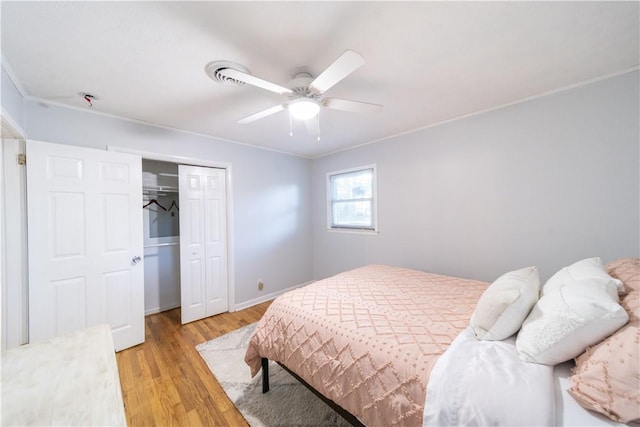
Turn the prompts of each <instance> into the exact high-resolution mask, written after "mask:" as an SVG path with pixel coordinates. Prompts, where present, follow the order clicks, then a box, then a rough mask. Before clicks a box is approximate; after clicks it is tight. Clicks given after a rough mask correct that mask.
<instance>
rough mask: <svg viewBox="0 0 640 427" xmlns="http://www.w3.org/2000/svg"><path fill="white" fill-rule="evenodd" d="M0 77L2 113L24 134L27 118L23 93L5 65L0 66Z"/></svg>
mask: <svg viewBox="0 0 640 427" xmlns="http://www.w3.org/2000/svg"><path fill="white" fill-rule="evenodd" d="M0 79H1V80H0V88H1V90H0V92H1V93H2V115H3V116H4V118H5V119H6V120H7V121H8V122H9V124H11V126H12V127H14V128H15V130H16V131H18V132H20V133H21V134H23V135H24V132H25V124H24V123H25V118H24V108H23V102H22V95H21V94H20V92H19V91H18V89H17V88H16V86H15V85H14V84H13V81H12V80H11V78H10V77H9V75H8V74H7V72H6V71H5V69H4V67H0Z"/></svg>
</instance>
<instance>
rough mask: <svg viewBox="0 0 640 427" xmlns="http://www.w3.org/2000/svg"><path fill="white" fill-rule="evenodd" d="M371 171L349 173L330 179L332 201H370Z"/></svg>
mask: <svg viewBox="0 0 640 427" xmlns="http://www.w3.org/2000/svg"><path fill="white" fill-rule="evenodd" d="M372 179H373V169H364V170H361V171H355V172H349V173H344V174H340V175H333V176H332V177H331V195H332V199H333V200H354V199H370V198H371V194H372V187H373V186H372V185H371V183H372Z"/></svg>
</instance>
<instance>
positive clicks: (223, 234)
mask: <svg viewBox="0 0 640 427" xmlns="http://www.w3.org/2000/svg"><path fill="white" fill-rule="evenodd" d="M178 175H179V183H180V184H179V185H180V189H179V193H180V196H179V197H180V293H181V295H180V296H181V307H182V323H188V322H192V321H194V320H198V319H202V318H204V317H208V316H213V315H214V314H219V313H223V312H225V311H227V310H228V309H229V305H228V300H227V292H228V289H227V220H226V219H227V217H226V212H227V206H226V203H227V196H226V176H225V175H226V171H225V170H224V169H215V168H205V167H197V166H185V165H179V166H178Z"/></svg>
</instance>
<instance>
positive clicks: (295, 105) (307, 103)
mask: <svg viewBox="0 0 640 427" xmlns="http://www.w3.org/2000/svg"><path fill="white" fill-rule="evenodd" d="M287 108H289V112H290V113H291V116H293V118H294V119H297V120H307V119H310V118H312V117H315V116H317V115H318V112H320V103H319V102H318V101H316V100H315V99H312V98H298V99H294V100H293V101H291V102H290V103H289V105H288V107H287Z"/></svg>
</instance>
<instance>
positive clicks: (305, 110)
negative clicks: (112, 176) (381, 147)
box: [207, 50, 382, 133]
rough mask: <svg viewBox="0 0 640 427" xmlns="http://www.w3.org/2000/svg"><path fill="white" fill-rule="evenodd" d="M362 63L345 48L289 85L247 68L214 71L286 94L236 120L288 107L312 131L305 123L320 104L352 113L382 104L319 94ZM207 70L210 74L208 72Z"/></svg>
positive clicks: (248, 119)
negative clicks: (283, 98) (317, 69)
mask: <svg viewBox="0 0 640 427" xmlns="http://www.w3.org/2000/svg"><path fill="white" fill-rule="evenodd" d="M364 63H365V60H364V58H363V57H362V56H361V55H360V54H359V53H357V52H354V51H352V50H347V51H346V52H344V53H343V54H342V55H340V57H338V59H336V60H335V61H334V62H333V63H332V64H331V65H329V67H327V69H326V70H324V71H323V72H322V73H320V75H319V76H317V77H316V78H312V77H311V75H310V74H309V73H305V72H302V73H298V74H296V75H295V76H294V79H293V80H292V81H291V82H289V86H291V87H290V88H288V87H284V86H280V85H277V84H275V83H271V82H268V81H266V80H263V79H260V78H258V77H255V76H253V75H251V74H249V73H248V72H243V71H240V70H237V69H234V68H230V67H229V68H222V69H218V70H216V72H217V73H218V74H219V75H221V76H222V77H223V78H227V79H232V80H235V81H238V82H242V83H246V84H248V85H251V86H256V87H259V88H262V89H265V90H268V91H271V92H275V93H278V94H280V95H286V96H287V97H288V100H287V101H286V102H284V103H283V104H280V105H276V106H273V107H271V108H267V109H266V110H263V111H260V112H257V113H255V114H252V115H250V116H248V117H245V118H243V119H240V120H238V123H251V122H254V121H256V120H259V119H262V118H264V117H267V116H270V115H272V114H275V113H278V112H280V111H283V110H285V109H287V110H289V112H290V115H291V117H293V118H296V119H298V120H305V124H306V125H307V130H308V131H309V133H312V128H311V126H310V125H309V123H308V122H309V119H312V118H314V117H316V116H317V115H318V113H319V112H320V109H321V108H330V109H333V110H341V111H349V112H354V113H373V112H376V111H379V110H381V109H382V105H379V104H370V103H367V102H361V101H350V100H347V99H339V98H323V97H322V95H323V94H324V93H325V92H326V91H327V90H329V89H331V88H332V87H333V86H334V85H335V84H337V83H338V82H340V81H341V80H342V79H344V78H345V77H347V76H348V75H350V74H351V73H353V72H354V71H355V70H357V69H358V68H360V67H361V66H362V65H364ZM207 73H208V74H209V72H207Z"/></svg>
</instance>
